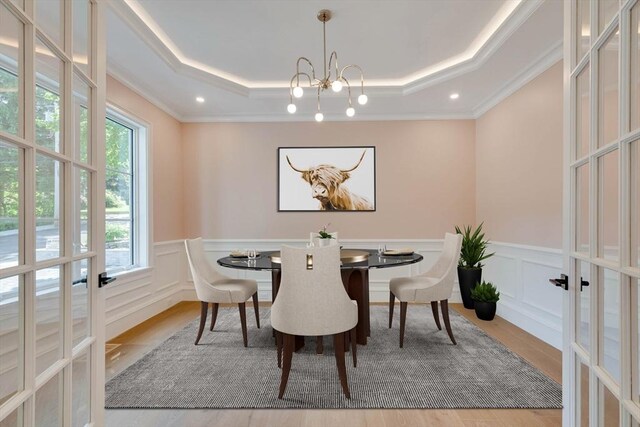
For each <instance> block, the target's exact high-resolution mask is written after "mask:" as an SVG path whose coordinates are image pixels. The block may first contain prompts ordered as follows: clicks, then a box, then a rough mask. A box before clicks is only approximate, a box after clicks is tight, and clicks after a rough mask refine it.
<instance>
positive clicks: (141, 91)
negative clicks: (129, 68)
mask: <svg viewBox="0 0 640 427" xmlns="http://www.w3.org/2000/svg"><path fill="white" fill-rule="evenodd" d="M107 74H108V75H110V76H111V77H113V78H114V79H115V80H117V81H118V82H120V83H122V84H123V85H124V86H126V87H127V88H128V89H130V90H131V91H133V92H135V93H136V94H138V95H140V96H141V97H142V98H144V99H145V100H147V101H149V102H150V103H152V104H153V105H154V106H156V107H158V108H159V109H161V110H162V111H164V112H165V113H167V114H168V115H170V116H171V117H173V118H174V119H176V120H177V121H179V122H184V121H185V120H186V118H185V117H184V116H183V115H181V114H178V112H177V111H175V110H174V109H172V108H171V107H169V106H168V105H167V104H165V103H164V102H162V101H160V100H159V99H158V98H156V97H155V95H153V93H154V92H155V91H153V90H151V89H150V88H143V87H141V86H140V85H139V84H134V83H133V82H132V81H131V80H130V79H129V78H127V77H126V76H125V73H123V72H121V70H119V69H118V68H117V67H115V66H114V65H113V63H110V64H109V66H108V67H107ZM108 95H109V94H108V93H107V102H108V101H109V99H108V98H109V96H108Z"/></svg>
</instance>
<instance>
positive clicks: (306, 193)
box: [278, 147, 376, 212]
mask: <svg viewBox="0 0 640 427" xmlns="http://www.w3.org/2000/svg"><path fill="white" fill-rule="evenodd" d="M375 150H376V149H375V147H304V148H293V147H281V148H278V211H281V212H291V211H296V212H315V211H360V212H362V211H369V212H371V211H375V210H376V151H375Z"/></svg>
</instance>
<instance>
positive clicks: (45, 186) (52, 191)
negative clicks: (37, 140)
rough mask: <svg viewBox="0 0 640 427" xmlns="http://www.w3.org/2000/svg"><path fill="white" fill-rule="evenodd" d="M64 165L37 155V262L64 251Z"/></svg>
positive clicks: (55, 256) (54, 256)
mask: <svg viewBox="0 0 640 427" xmlns="http://www.w3.org/2000/svg"><path fill="white" fill-rule="evenodd" d="M62 176H63V173H62V165H61V164H60V162H59V161H57V160H54V159H52V158H50V157H48V156H45V155H42V154H37V155H36V226H37V227H36V260H37V261H42V260H45V259H50V258H57V257H59V256H60V255H61V249H62V235H61V231H62V227H61V216H60V215H61V205H62V190H63V188H64V187H63V185H62V184H63V183H62Z"/></svg>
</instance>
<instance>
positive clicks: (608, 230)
mask: <svg viewBox="0 0 640 427" xmlns="http://www.w3.org/2000/svg"><path fill="white" fill-rule="evenodd" d="M598 168H599V175H600V177H599V180H600V189H601V191H602V194H601V195H600V197H599V201H600V204H601V206H600V210H599V212H600V213H601V216H600V221H599V223H598V227H599V234H598V235H599V237H600V240H599V243H598V256H599V257H601V258H604V259H608V260H618V259H619V252H620V245H619V241H618V223H619V222H618V204H619V203H618V202H619V201H618V198H619V197H618V150H614V151H611V152H609V153H607V154H605V155H604V156H602V157H600V158H599V159H598Z"/></svg>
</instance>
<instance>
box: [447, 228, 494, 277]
mask: <svg viewBox="0 0 640 427" xmlns="http://www.w3.org/2000/svg"><path fill="white" fill-rule="evenodd" d="M482 224H483V223H481V224H480V225H479V226H478V228H476V229H475V230H472V229H471V226H470V225H467V226H465V227H463V229H462V230H460V227H458V226H457V225H456V233H458V234H462V247H461V248H460V261H458V267H462V268H482V261H484V260H485V259H487V258H489V257H492V256H493V255H495V252H494V253H490V254H487V253H486V250H487V245H488V244H489V241H488V240H485V239H484V233H483V232H482Z"/></svg>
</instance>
